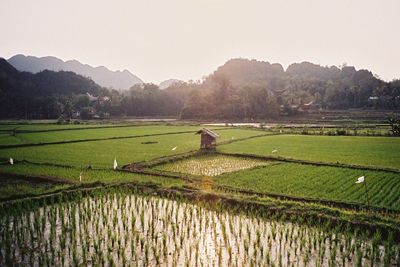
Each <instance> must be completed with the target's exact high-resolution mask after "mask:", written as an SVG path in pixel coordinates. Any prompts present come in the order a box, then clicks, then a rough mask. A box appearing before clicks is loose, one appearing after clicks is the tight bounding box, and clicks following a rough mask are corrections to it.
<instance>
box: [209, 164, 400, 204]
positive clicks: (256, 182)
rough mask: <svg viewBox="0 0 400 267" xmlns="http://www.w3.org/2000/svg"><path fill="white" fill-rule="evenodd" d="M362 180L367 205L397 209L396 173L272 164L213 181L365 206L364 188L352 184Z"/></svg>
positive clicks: (398, 186)
mask: <svg viewBox="0 0 400 267" xmlns="http://www.w3.org/2000/svg"><path fill="white" fill-rule="evenodd" d="M363 175H364V176H365V177H366V182H367V189H368V195H369V201H370V204H371V205H373V206H379V207H385V208H390V209H396V210H400V198H399V192H400V174H399V173H391V172H384V171H365V170H357V169H350V168H337V167H326V166H310V165H302V164H296V163H276V164H272V165H268V166H265V167H259V168H256V169H251V170H243V171H239V172H234V173H227V174H223V175H221V176H217V177H214V178H213V181H214V182H215V183H218V184H222V185H227V186H230V187H235V188H240V189H244V190H251V191H255V192H259V193H274V194H282V195H287V196H294V197H304V198H314V199H323V200H333V201H340V202H354V203H363V204H364V203H366V195H365V185H364V184H355V182H356V181H357V178H358V177H360V176H363Z"/></svg>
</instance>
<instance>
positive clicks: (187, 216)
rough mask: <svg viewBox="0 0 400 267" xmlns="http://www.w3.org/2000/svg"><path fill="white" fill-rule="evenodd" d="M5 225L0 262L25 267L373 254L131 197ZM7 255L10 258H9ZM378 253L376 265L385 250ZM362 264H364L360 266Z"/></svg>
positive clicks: (234, 262)
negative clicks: (29, 266)
mask: <svg viewBox="0 0 400 267" xmlns="http://www.w3.org/2000/svg"><path fill="white" fill-rule="evenodd" d="M62 214H64V216H62ZM6 221H8V222H9V228H8V232H9V233H12V234H13V235H12V238H7V237H6V235H5V234H4V232H3V233H2V234H1V235H0V250H1V253H2V254H1V255H6V256H5V257H4V258H7V257H8V258H10V257H11V259H12V262H14V263H16V264H22V263H23V264H25V265H39V258H40V259H41V261H40V264H45V263H44V260H46V261H47V262H48V264H49V265H52V266H54V265H60V264H62V262H64V265H75V264H78V263H79V264H83V265H88V266H97V265H102V264H105V265H111V261H113V262H114V263H115V264H116V265H117V266H120V265H123V264H127V265H134V266H136V265H140V266H142V265H150V266H156V265H163V266H186V264H187V263H189V264H190V265H191V266H202V265H203V266H218V265H220V266H250V265H253V266H270V265H271V263H275V264H277V263H279V262H281V264H282V265H283V266H287V265H292V264H294V265H295V266H304V265H308V266H316V265H320V266H328V265H329V264H330V261H332V259H333V261H334V262H335V264H339V263H342V261H343V260H344V261H345V265H346V266H353V265H354V264H355V262H356V261H357V255H361V254H360V252H359V251H362V252H363V253H365V251H367V250H366V247H368V251H372V245H371V242H369V241H366V242H364V241H361V240H362V239H361V238H359V237H355V238H353V237H354V235H353V234H349V235H346V234H343V233H341V232H338V234H335V233H327V232H325V231H323V230H321V229H320V228H318V227H307V226H304V225H297V224H292V223H282V222H278V221H274V220H265V219H260V218H257V217H248V216H244V215H232V214H229V213H227V212H223V211H221V212H215V211H210V210H206V209H204V208H201V207H199V206H195V205H191V204H186V203H182V202H177V201H171V200H167V199H160V198H156V197H140V196H135V195H129V196H118V197H116V196H115V195H106V196H102V197H97V198H94V199H93V198H85V199H83V200H82V201H81V202H79V203H74V202H70V203H63V204H61V205H54V206H47V207H46V208H45V209H44V208H41V209H37V210H36V211H34V212H31V213H27V214H24V215H23V216H19V217H17V218H15V220H13V219H12V218H1V219H0V222H1V226H2V227H3V229H4V227H5V223H6ZM14 223H15V225H14ZM28 225H30V226H29V227H28ZM38 229H40V230H38ZM32 234H33V236H31V235H32ZM10 237H11V236H10ZM331 240H337V243H335V242H332V243H331ZM11 244H13V245H11ZM335 244H336V245H335ZM14 247H15V258H13V256H10V248H12V249H14ZM46 249H47V250H46ZM378 249H380V253H381V255H380V256H378V257H379V259H376V260H377V261H379V264H382V260H383V257H384V248H383V247H380V248H378ZM396 249H398V247H396ZM334 250H335V251H336V254H334V253H333V251H334ZM7 251H8V252H7ZM96 251H97V252H96ZM347 253H348V255H347ZM393 257H395V256H393ZM4 258H3V259H2V260H1V258H0V264H1V265H5V260H4ZM74 258H75V260H74ZM335 264H334V265H335ZM362 264H363V265H370V262H369V260H368V259H366V258H362ZM379 264H378V265H379Z"/></svg>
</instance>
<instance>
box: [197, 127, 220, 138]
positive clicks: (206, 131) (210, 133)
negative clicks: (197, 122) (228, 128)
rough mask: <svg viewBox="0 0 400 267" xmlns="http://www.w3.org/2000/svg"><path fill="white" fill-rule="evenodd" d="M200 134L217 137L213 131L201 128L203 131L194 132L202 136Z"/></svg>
mask: <svg viewBox="0 0 400 267" xmlns="http://www.w3.org/2000/svg"><path fill="white" fill-rule="evenodd" d="M202 133H205V134H208V135H209V136H212V137H214V138H217V137H219V135H218V134H217V133H215V132H213V131H211V130H209V129H207V128H203V129H201V130H199V131H197V132H196V134H202Z"/></svg>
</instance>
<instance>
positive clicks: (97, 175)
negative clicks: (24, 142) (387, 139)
mask: <svg viewBox="0 0 400 267" xmlns="http://www.w3.org/2000/svg"><path fill="white" fill-rule="evenodd" d="M0 171H1V172H4V173H13V174H23V175H33V176H50V177H58V178H63V179H66V180H70V181H74V182H79V175H80V172H81V170H80V169H79V168H65V167H55V166H46V165H36V164H28V163H23V164H22V163H21V164H15V165H12V166H11V165H1V166H0ZM82 182H83V183H93V182H104V183H124V182H141V183H148V182H152V183H155V184H158V185H161V186H165V187H170V186H181V185H183V184H184V183H185V182H184V181H182V180H178V179H171V178H164V177H158V176H150V175H142V174H137V173H128V172H120V171H112V170H83V181H82Z"/></svg>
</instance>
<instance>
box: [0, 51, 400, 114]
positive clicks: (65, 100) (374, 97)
mask: <svg viewBox="0 0 400 267" xmlns="http://www.w3.org/2000/svg"><path fill="white" fill-rule="evenodd" d="M305 106H307V108H311V109H349V108H366V109H392V110H396V109H399V108H400V80H393V81H391V82H385V81H383V80H381V79H379V77H376V76H374V75H373V74H372V73H371V72H370V71H368V70H356V69H355V68H354V67H350V66H346V65H343V66H341V67H336V66H331V67H323V66H319V65H316V64H312V63H308V62H303V63H296V64H292V65H290V66H289V67H288V68H287V70H286V71H285V70H284V69H283V67H282V66H281V65H279V64H270V63H268V62H262V61H256V60H247V59H232V60H229V61H228V62H227V63H225V64H224V65H222V66H221V67H219V68H218V69H217V70H216V71H215V72H214V73H212V74H211V75H209V76H208V77H205V78H204V79H203V80H202V81H198V82H177V83H174V84H173V85H171V86H170V87H169V88H167V89H164V90H160V89H159V87H158V86H157V85H155V84H151V83H144V84H137V85H134V86H132V87H131V88H130V89H129V90H125V91H118V90H114V89H107V88H103V87H101V86H99V85H97V84H96V83H94V82H93V81H92V80H91V79H89V78H86V77H82V76H80V75H77V74H75V73H73V72H65V71H60V72H54V71H48V70H46V71H42V72H40V73H37V74H32V73H28V72H19V71H17V70H16V69H15V68H14V67H12V66H11V65H10V64H9V63H8V62H7V61H5V60H4V59H0V117H1V118H26V119H52V118H59V117H60V116H63V117H64V118H74V117H76V118H82V119H90V118H93V117H98V118H103V117H109V116H179V117H181V118H183V119H264V118H274V117H278V116H283V115H285V116H290V115H293V114H296V113H299V112H302V111H304V107H305Z"/></svg>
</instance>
